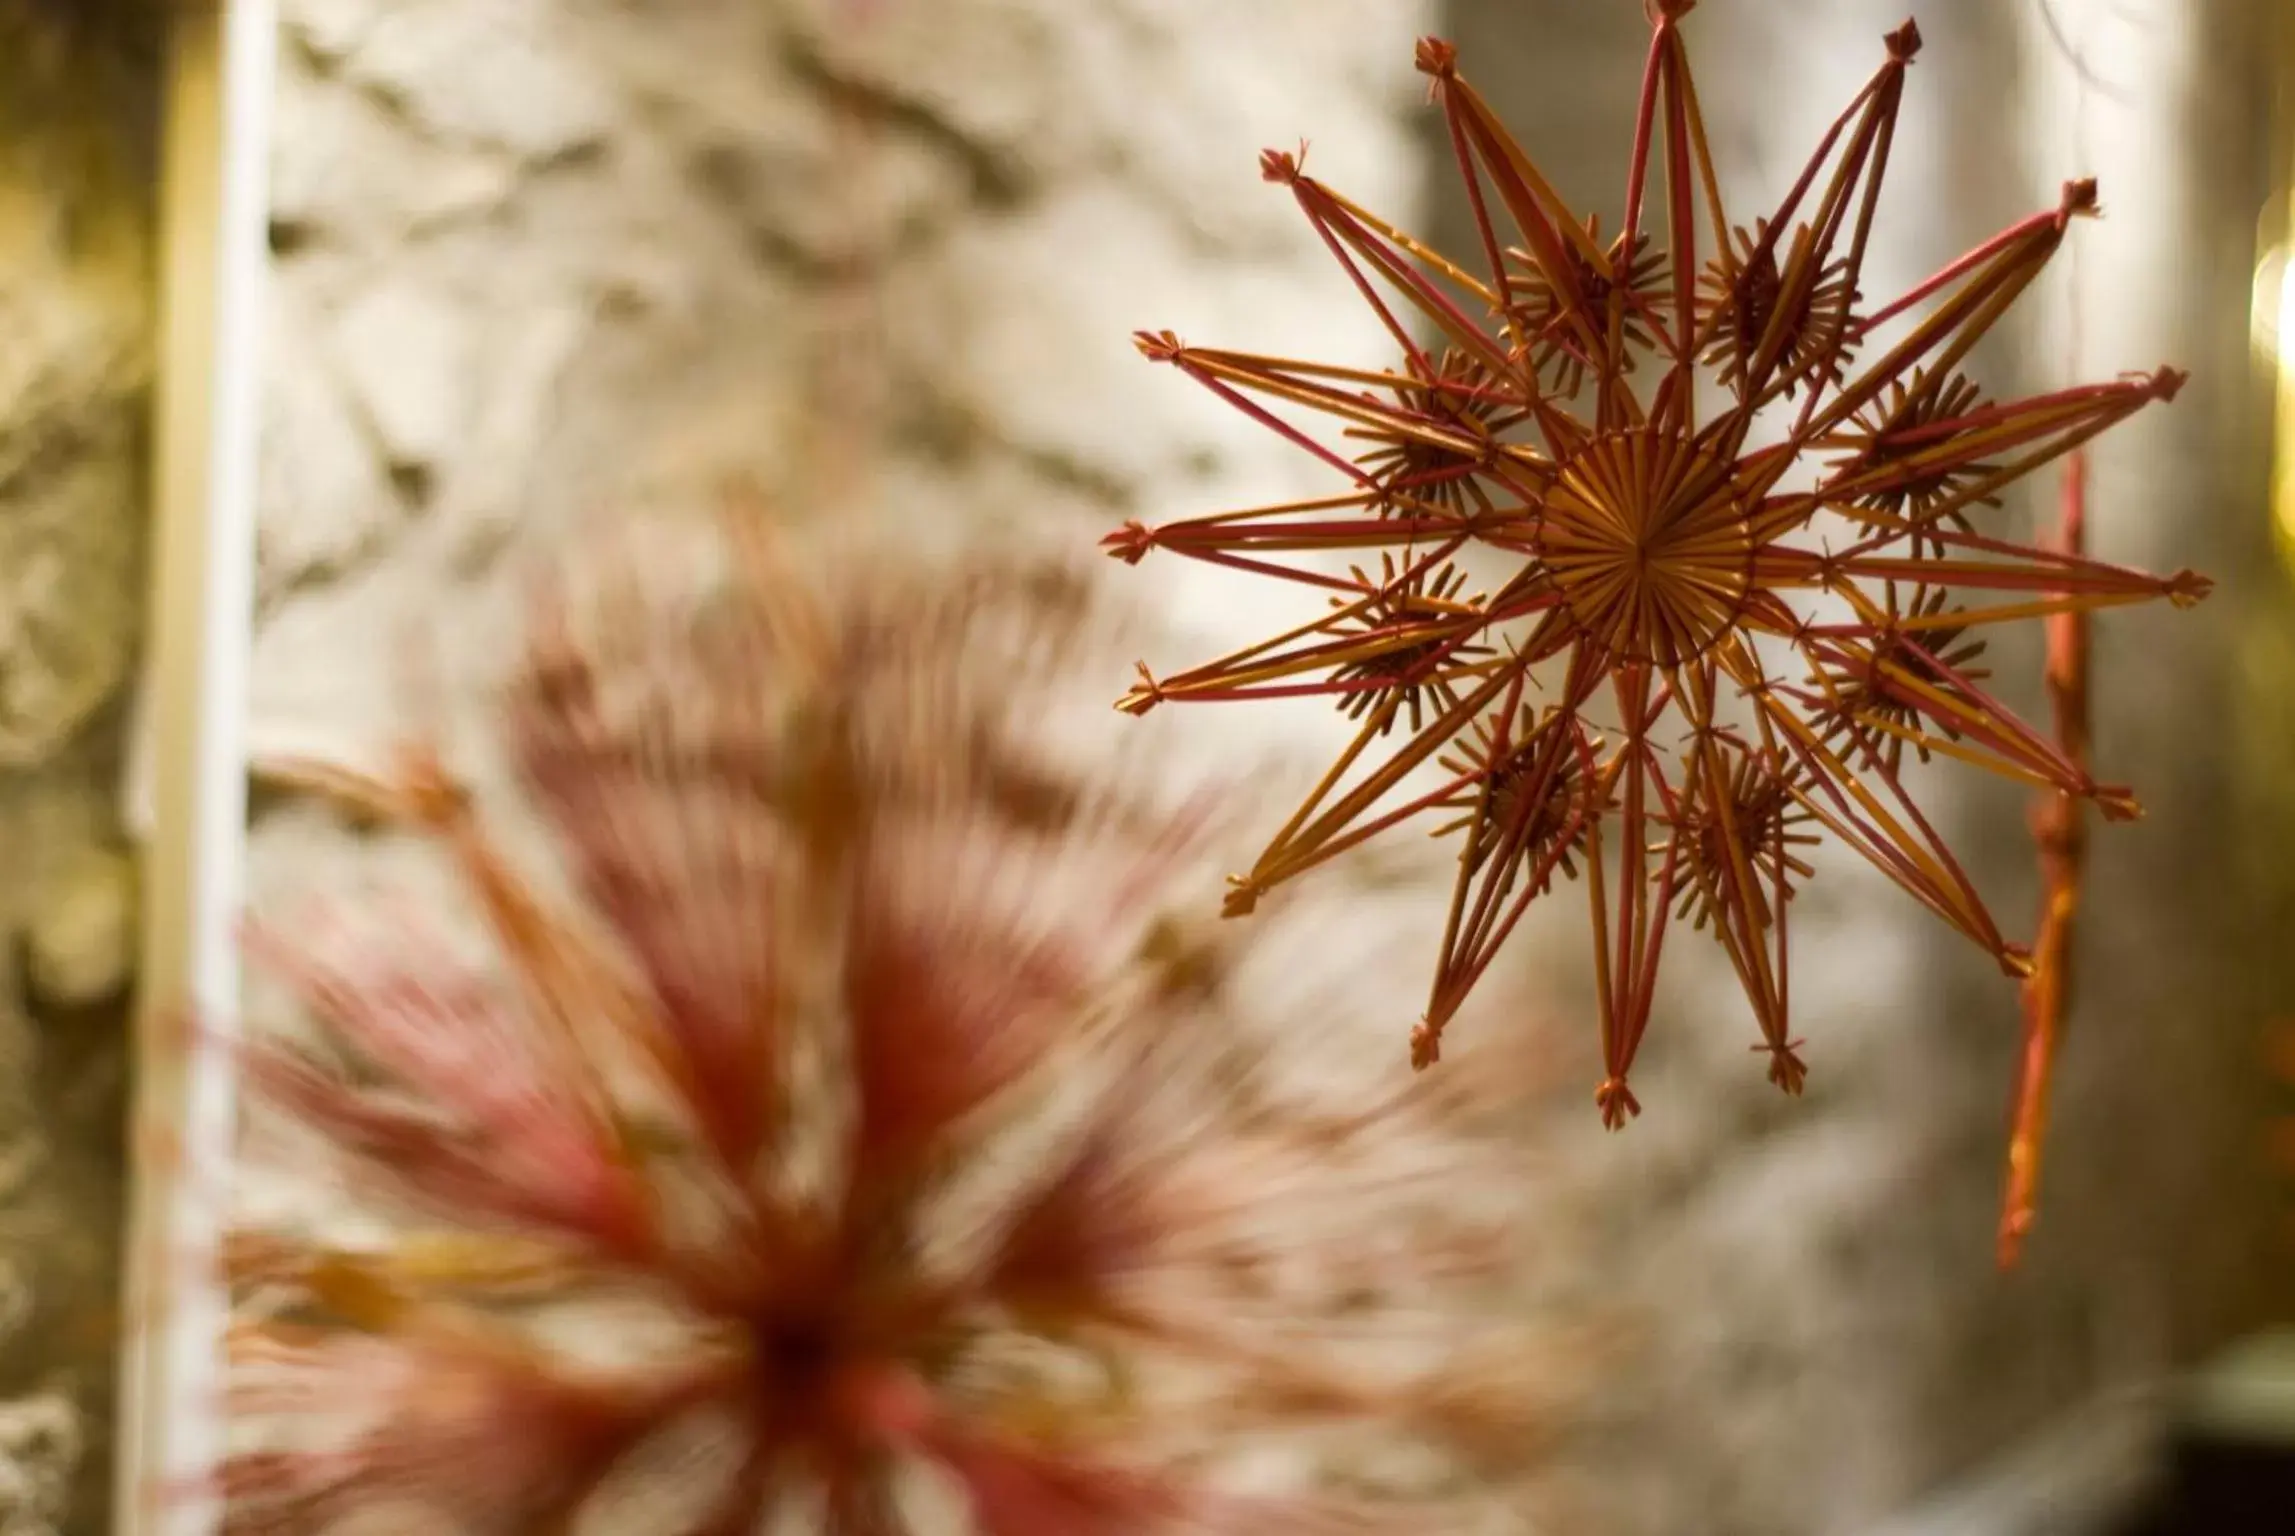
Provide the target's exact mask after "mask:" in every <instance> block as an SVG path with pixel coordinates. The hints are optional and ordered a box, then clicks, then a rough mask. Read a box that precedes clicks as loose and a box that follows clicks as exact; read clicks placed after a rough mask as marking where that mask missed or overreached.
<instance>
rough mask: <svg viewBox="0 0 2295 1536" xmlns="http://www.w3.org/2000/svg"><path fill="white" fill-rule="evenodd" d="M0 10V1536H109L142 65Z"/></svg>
mask: <svg viewBox="0 0 2295 1536" xmlns="http://www.w3.org/2000/svg"><path fill="white" fill-rule="evenodd" d="M89 19H90V18H89V17H88V16H86V15H81V16H79V17H76V18H70V20H71V21H72V22H73V23H74V24H72V25H67V24H66V21H67V17H66V16H64V15H61V14H59V13H57V12H56V11H55V10H54V9H53V8H50V7H45V6H36V5H26V4H17V3H11V4H8V5H4V6H0V848H5V849H6V850H7V853H6V858H7V878H6V880H5V882H0V945H4V948H0V955H4V957H5V958H4V959H0V1532H6V1533H7V1536H40V1533H46V1532H49V1531H52V1530H55V1529H58V1528H59V1526H60V1527H61V1528H63V1529H69V1530H77V1531H88V1532H95V1531H101V1530H104V1529H107V1528H108V1520H107V1516H106V1514H105V1509H104V1488H105V1479H106V1477H107V1476H108V1456H109V1445H110V1427H109V1423H108V1417H109V1411H110V1409H109V1401H110V1396H111V1372H112V1366H111V1358H112V1345H113V1341H114V1338H115V1330H114V1319H113V1307H114V1302H115V1296H116V1287H115V1281H114V1272H115V1269H116V1265H117V1261H118V1221H119V1208H120V1202H119V1190H120V1172H121V1156H120V1145H119V1143H120V1124H121V1120H120V1116H121V1106H122V1102H123V1092H124V1085H125V1074H126V1068H127V1063H126V1054H125V1049H124V1037H123V1035H122V1009H121V1007H120V1003H121V994H122V992H123V989H124V988H125V985H126V981H127V970H128V966H129V963H130V956H131V955H132V953H133V949H134V935H133V913H134V882H133V875H132V867H131V864H130V861H129V859H128V856H127V853H126V851H125V848H124V846H123V840H122V837H121V834H120V831H119V827H118V824H117V812H116V807H115V803H114V790H115V778H116V773H117V762H118V750H117V744H118V738H119V735H120V731H119V725H118V715H119V709H118V704H119V701H120V699H121V695H122V693H123V690H124V688H125V685H126V684H127V682H128V680H129V677H130V673H131V669H132V666H133V662H134V658H135V652H136V643H137V632H138V628H139V616H140V612H141V608H142V595H143V586H142V581H143V573H142V550H143V527H144V510H143V509H144V497H143V444H142V438H143V412H144V389H145V385H146V383H147V380H148V377H149V372H150V339H151V337H150V330H151V314H152V301H151V288H150V273H151V263H150V235H151V232H150V225H149V182H148V177H147V175H146V164H147V148H148V145H147V140H146V137H145V134H146V129H147V127H148V112H149V104H150V101H151V92H152V82H153V75H152V73H151V71H150V60H151V57H152V55H151V54H150V52H149V51H148V50H144V49H139V48H138V47H137V46H136V41H135V38H134V36H133V35H132V34H130V33H123V32H118V31H115V30H114V29H111V28H109V27H89V26H82V25H78V24H77V23H80V22H85V21H88V20H89Z"/></svg>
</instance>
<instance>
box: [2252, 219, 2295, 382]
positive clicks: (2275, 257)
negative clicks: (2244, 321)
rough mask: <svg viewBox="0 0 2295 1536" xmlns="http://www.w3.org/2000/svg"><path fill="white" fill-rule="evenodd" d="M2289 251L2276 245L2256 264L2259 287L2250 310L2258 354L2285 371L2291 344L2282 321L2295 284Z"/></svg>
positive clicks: (2256, 280)
mask: <svg viewBox="0 0 2295 1536" xmlns="http://www.w3.org/2000/svg"><path fill="white" fill-rule="evenodd" d="M2287 254H2288V253H2287V247H2286V246H2284V245H2274V246H2272V247H2271V248H2270V249H2269V250H2267V251H2265V252H2264V253H2263V259H2262V260H2260V261H2258V262H2257V263H2256V264H2255V285H2254V289H2253V293H2252V296H2251V298H2250V301H2249V308H2248V334H2249V336H2250V337H2251V338H2252V339H2253V341H2254V343H2255V350H2256V351H2257V352H2258V353H2260V354H2262V355H2263V356H2265V357H2268V358H2270V359H2271V360H2272V361H2273V362H2275V363H2277V364H2279V365H2280V366H2281V367H2285V366H2286V363H2287V355H2288V349H2289V347H2290V345H2295V341H2291V338H2290V337H2289V336H2288V334H2287V331H2286V329H2285V327H2284V326H2283V325H2282V323H2281V320H2282V317H2283V316H2285V315H2286V314H2288V313H2289V309H2288V300H2289V297H2290V286H2289V285H2290V283H2291V282H2295V262H2290V261H2289V260H2288V259H2287Z"/></svg>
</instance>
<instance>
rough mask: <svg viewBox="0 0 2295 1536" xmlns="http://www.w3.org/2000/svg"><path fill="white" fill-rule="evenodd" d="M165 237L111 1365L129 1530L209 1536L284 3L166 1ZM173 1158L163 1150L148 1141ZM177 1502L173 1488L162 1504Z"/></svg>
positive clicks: (132, 804) (122, 1523) (132, 816)
mask: <svg viewBox="0 0 2295 1536" xmlns="http://www.w3.org/2000/svg"><path fill="white" fill-rule="evenodd" d="M169 26H170V36H169V38H168V49H167V64H166V69H167V79H166V101H165V106H166V113H165V118H164V126H163V132H164V134H165V143H164V146H163V154H162V172H161V176H162V180H161V190H160V196H161V225H160V250H161V262H160V267H159V272H160V287H161V293H160V299H161V310H160V313H161V325H160V333H159V357H158V361H159V380H158V388H157V392H156V401H155V423H154V425H155V431H154V437H153V445H154V447H153V453H154V462H153V474H152V482H151V483H152V487H153V519H154V527H153V541H152V550H153V554H152V572H153V576H152V587H151V598H150V601H151V610H150V623H149V628H148V631H147V633H148V637H149V638H148V647H149V648H148V652H147V656H146V660H145V666H144V675H143V679H142V683H141V697H140V700H139V713H140V718H139V721H138V729H137V732H136V745H135V750H134V753H133V756H132V759H131V762H130V764H129V782H128V785H127V806H126V820H127V823H128V826H129V828H130V830H131V832H132V833H133V834H134V835H135V836H136V837H137V838H138V839H139V841H140V842H141V843H142V848H143V871H144V876H143V928H142V933H143V938H142V955H141V970H140V988H139V996H140V1002H139V1004H138V1008H137V1017H136V1021H135V1050H136V1057H135V1059H136V1095H135V1102H134V1105H133V1107H132V1109H131V1111H130V1116H131V1118H130V1142H129V1145H130V1148H131V1151H132V1153H133V1155H132V1156H131V1157H130V1159H129V1174H128V1177H129V1181H130V1187H129V1190H128V1232H127V1275H126V1281H125V1296H126V1308H127V1316H128V1317H129V1318H130V1319H131V1320H132V1322H133V1325H134V1326H133V1327H132V1329H131V1331H130V1332H129V1334H128V1336H127V1337H126V1339H125V1340H124V1341H123V1346H122V1349H121V1355H120V1365H119V1369H120V1383H119V1385H120V1399H119V1418H118V1452H117V1464H116V1467H115V1485H114V1486H115V1490H116V1500H117V1503H116V1509H115V1514H114V1518H113V1524H112V1529H113V1530H114V1531H115V1532H118V1533H120V1536H160V1533H166V1536H179V1533H180V1536H192V1533H202V1532H207V1531H211V1530H213V1529H214V1526H215V1513H216V1512H215V1510H214V1508H213V1506H212V1502H211V1501H210V1500H207V1499H204V1498H198V1497H187V1496H183V1495H182V1494H181V1493H180V1492H179V1491H178V1490H181V1489H182V1488H184V1487H185V1486H186V1485H187V1484H188V1483H189V1482H190V1480H191V1479H194V1478H197V1477H198V1476H199V1475H200V1474H201V1473H202V1472H204V1471H205V1469H206V1468H207V1467H208V1466H210V1465H211V1463H212V1461H213V1458H214V1453H215V1451H216V1449H217V1448H218V1430H219V1428H220V1421H219V1419H218V1417H217V1415H216V1414H215V1412H214V1411H213V1409H214V1407H215V1398H214V1390H215V1387H216V1385H217V1381H218V1373H217V1370H216V1365H217V1355H216V1347H217V1345H218V1344H219V1342H220V1334H221V1328H220V1325H221V1321H222V1315H223V1313H222V1306H221V1302H220V1298H219V1297H217V1296H215V1295H214V1294H212V1292H210V1291H208V1290H206V1289H205V1288H203V1287H195V1286H190V1285H187V1284H186V1283H185V1282H186V1277H188V1276H191V1275H194V1274H197V1273H199V1272H200V1269H199V1268H198V1267H197V1266H196V1262H195V1261H196V1259H197V1257H198V1255H199V1254H200V1253H201V1251H202V1250H203V1249H207V1248H209V1247H211V1246H212V1244H213V1242H214V1240H215V1237H216V1233H215V1232H214V1230H213V1229H212V1224H213V1219H214V1217H215V1216H216V1215H217V1214H219V1213H218V1212H217V1211H215V1210H214V1209H212V1208H211V1207H210V1204H209V1202H206V1201H200V1200H192V1199H189V1198H187V1193H188V1192H187V1189H186V1186H185V1183H184V1180H183V1178H182V1174H181V1170H182V1169H183V1168H185V1167H191V1168H196V1169H198V1170H200V1171H201V1174H202V1179H201V1183H202V1185H203V1186H205V1187H210V1188H212V1187H215V1186H214V1183H212V1182H211V1181H210V1178H209V1177H208V1176H209V1175H210V1174H211V1173H213V1172H216V1171H219V1170H221V1169H222V1168H223V1167H224V1165H225V1164H226V1163H227V1161H228V1159H229V1157H230V1155H231V1137H230V1130H231V1121H232V1113H233V1085H232V1082H231V1075H230V1072H229V1070H228V1063H227V1062H226V1061H225V1060H224V1059H223V1058H222V1057H220V1056H218V1055H217V1054H216V1053H214V1052H211V1051H207V1052H194V1051H189V1050H187V1042H186V1036H185V1034H184V1032H183V1031H182V1030H181V1029H180V1028H177V1027H175V1022H176V1021H177V1020H178V1019H180V1017H181V1011H182V1009H183V1008H184V1007H186V1006H189V1007H190V1008H193V1009H195V1010H197V1011H198V1012H199V1013H200V1014H201V1015H202V1016H203V1017H204V1018H205V1019H207V1020H209V1021H213V1022H216V1023H218V1024H220V1023H221V1022H223V1021H225V1020H228V1018H229V1017H230V1015H231V1013H232V1012H233V1011H234V1007H235V1004H236V1000H237V994H238V987H239V966H238V954H237V949H236V943H235V926H236V923H237V916H238V907H239V901H240V887H241V868H242V864H243V859H244V850H245V845H246V819H247V818H246V753H245V740H244V738H245V731H246V717H247V672H248V652H249V644H250V634H249V631H250V626H251V619H252V609H253V600H252V599H253V587H254V564H255V490H256V474H257V462H256V461H257V440H258V433H259V426H260V406H261V398H262V396H261V388H262V354H263V324H262V317H263V308H264V285H265V282H266V278H267V274H268V267H269V261H270V254H269V242H268V232H267V231H268V224H269V201H270V188H269V166H270V137H271V110H272V100H273V95H274V89H275V62H276V57H277V37H278V19H277V13H276V7H275V0H212V3H208V4H199V5H182V6H177V7H173V8H172V19H171V21H170V23H169ZM161 1147H166V1148H171V1149H174V1150H175V1152H176V1153H177V1154H179V1155H175V1156H169V1157H155V1156H154V1155H152V1154H153V1151H154V1149H156V1148H161ZM160 1495H166V1496H160Z"/></svg>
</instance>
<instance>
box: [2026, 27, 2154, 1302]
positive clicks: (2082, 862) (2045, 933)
mask: <svg viewBox="0 0 2295 1536" xmlns="http://www.w3.org/2000/svg"><path fill="white" fill-rule="evenodd" d="M2038 4H2039V7H2040V15H2041V20H2042V22H2043V24H2044V25H2045V26H2046V27H2047V29H2048V33H2049V36H2050V37H2051V38H2052V39H2053V40H2054V42H2055V44H2056V46H2057V49H2058V51H2060V52H2061V53H2062V54H2063V55H2064V57H2065V58H2066V60H2068V61H2069V64H2070V67H2071V73H2072V114H2071V115H2072V129H2071V140H2072V151H2073V157H2074V159H2075V161H2076V162H2077V163H2078V164H2079V165H2080V166H2082V167H2083V168H2085V167H2086V166H2087V165H2088V164H2089V139H2088V110H2089V95H2090V92H2091V91H2093V92H2095V93H2096V94H2099V95H2103V96H2107V97H2110V98H2111V99H2113V100H2115V101H2122V102H2124V101H2125V99H2126V98H2125V97H2123V96H2121V95H2119V94H2118V93H2117V92H2115V91H2113V89H2112V88H2111V87H2110V86H2109V85H2108V84H2107V83H2106V82H2104V81H2102V80H2100V79H2099V78H2098V77H2097V75H2096V73H2095V71H2094V70H2093V69H2092V68H2090V67H2089V64H2088V61H2087V59H2086V58H2085V57H2084V56H2083V55H2082V54H2081V53H2080V51H2079V50H2078V49H2076V48H2075V47H2073V46H2072V43H2071V41H2070V40H2069V39H2068V38H2067V37H2066V36H2065V34H2064V29H2063V25H2062V22H2061V19H2060V18H2059V17H2058V16H2057V14H2056V12H2055V10H2054V8H2053V7H2052V6H2051V5H2050V3H2049V0H2038ZM2065 262H2066V272H2065V289H2066V293H2065V300H2064V310H2063V314H2064V352H2065V360H2064V366H2065V376H2066V377H2067V379H2073V380H2076V379H2079V378H2082V377H2084V375H2083V374H2082V372H2081V361H2082V359H2081V341H2082V338H2083V316H2084V311H2083V307H2082V296H2083V291H2084V290H2083V288H2082V285H2081V281H2080V242H2078V241H2071V242H2068V243H2067V248H2066V256H2065ZM2061 486H2062V489H2061V491H2060V492H2059V499H2058V504H2057V525H2056V534H2055V538H2054V539H2053V540H2052V541H2051V542H2052V543H2053V544H2054V546H2055V547H2056V548H2057V549H2060V550H2062V551H2064V552H2065V553H2067V554H2072V555H2082V554H2085V553H2086V552H2087V542H2088V455H2087V450H2086V449H2085V448H2084V447H2082V448H2074V449H2073V450H2072V451H2071V453H2069V454H2068V455H2066V456H2065V460H2064V470H2063V480H2062V482H2061ZM2046 630H2047V663H2046V671H2045V681H2046V685H2047V690H2048V703H2049V708H2050V710H2051V712H2052V714H2053V717H2054V729H2055V734H2056V743H2057V745H2058V747H2060V748H2061V749H2062V751H2063V753H2064V755H2065V757H2066V758H2068V759H2069V760H2070V761H2071V762H2073V763H2074V764H2076V765H2077V766H2078V769H2079V771H2080V772H2081V773H2082V774H2083V775H2084V774H2086V773H2087V771H2088V766H2089V764H2088V759H2089V730H2088V645H2089V640H2088V616H2087V615H2086V614H2085V613H2082V612H2077V611H2073V612H2066V613H2060V614H2054V615H2051V616H2050V617H2049V619H2048V620H2047V625H2046ZM2032 835H2033V840H2034V841H2035V842H2036V843H2037V844H2038V847H2039V858H2040V890H2041V895H2040V922H2039V928H2038V931H2037V932H2036V933H2035V934H2034V936H2033V941H2032V970H2031V974H2030V975H2029V976H2028V977H2027V978H2026V979H2025V982H2024V986H2023V989H2022V995H2021V998H2020V1002H2021V1005H2022V1011H2023V1036H2022V1048H2021V1052H2020V1055H2019V1058H2018V1061H2017V1067H2016V1092H2015V1099H2014V1116H2015V1120H2014V1124H2013V1127H2012V1129H2011V1130H2010V1132H2009V1138H2008V1167H2007V1177H2006V1187H2005V1189H2004V1191H2003V1193H2002V1197H2001V1208H2000V1226H1999V1242H1998V1248H1999V1261H2000V1265H2001V1267H2002V1268H2003V1269H2013V1268H2014V1267H2015V1266H2016V1264H2017V1263H2018V1261H2019V1260H2020V1259H2021V1258H2022V1256H2023V1252H2024V1243H2025V1239H2026V1238H2027V1237H2028V1236H2029V1235H2030V1233H2031V1230H2032V1225H2033V1222H2034V1220H2035V1218H2036V1215H2037V1212H2038V1208H2039V1196H2040V1164H2041V1153H2042V1149H2043V1146H2044V1144H2045V1142H2046V1139H2047V1133H2048V1111H2049V1104H2050V1090H2051V1089H2052V1087H2053V1086H2054V1081H2055V1068H2056V1058H2057V1053H2058V1050H2059V1048H2060V1047H2061V1046H2062V1044H2063V1038H2064V1025H2065V1021H2066V1018H2067V1016H2068V1015H2069V1012H2070V1006H2071V980H2072V945H2073V938H2074V934H2075V932H2076V930H2077V924H2078V919H2079V913H2080V894H2081V884H2082V876H2083V874H2084V872H2085V869H2086V864H2087V848H2088V830H2087V820H2086V817H2085V815H2084V808H2083V806H2082V804H2081V802H2080V800H2079V799H2078V798H2077V797H2075V796H2072V795H2066V794H2059V793H2053V792H2051V793H2048V794H2045V795H2043V796H2042V797H2041V799H2040V801H2039V802H2038V803H2037V804H2036V805H2035V806H2034V807H2033V810H2032Z"/></svg>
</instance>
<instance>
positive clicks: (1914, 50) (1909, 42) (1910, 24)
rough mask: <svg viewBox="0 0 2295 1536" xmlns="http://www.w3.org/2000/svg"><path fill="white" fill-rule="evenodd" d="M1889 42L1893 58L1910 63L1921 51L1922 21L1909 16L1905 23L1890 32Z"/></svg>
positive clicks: (1902, 62) (1890, 54) (1900, 62)
mask: <svg viewBox="0 0 2295 1536" xmlns="http://www.w3.org/2000/svg"><path fill="white" fill-rule="evenodd" d="M1888 43H1889V57H1890V58H1891V59H1894V60H1895V61H1896V62H1897V63H1899V64H1910V63H1911V62H1912V61H1913V59H1914V57H1915V56H1916V55H1918V54H1919V53H1920V47H1921V35H1920V23H1919V22H1918V21H1915V20H1914V19H1913V18H1912V17H1910V16H1907V17H1906V18H1905V24H1904V25H1903V26H1901V27H1899V28H1897V29H1896V30H1895V31H1894V32H1891V33H1890V34H1889V38H1888Z"/></svg>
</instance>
